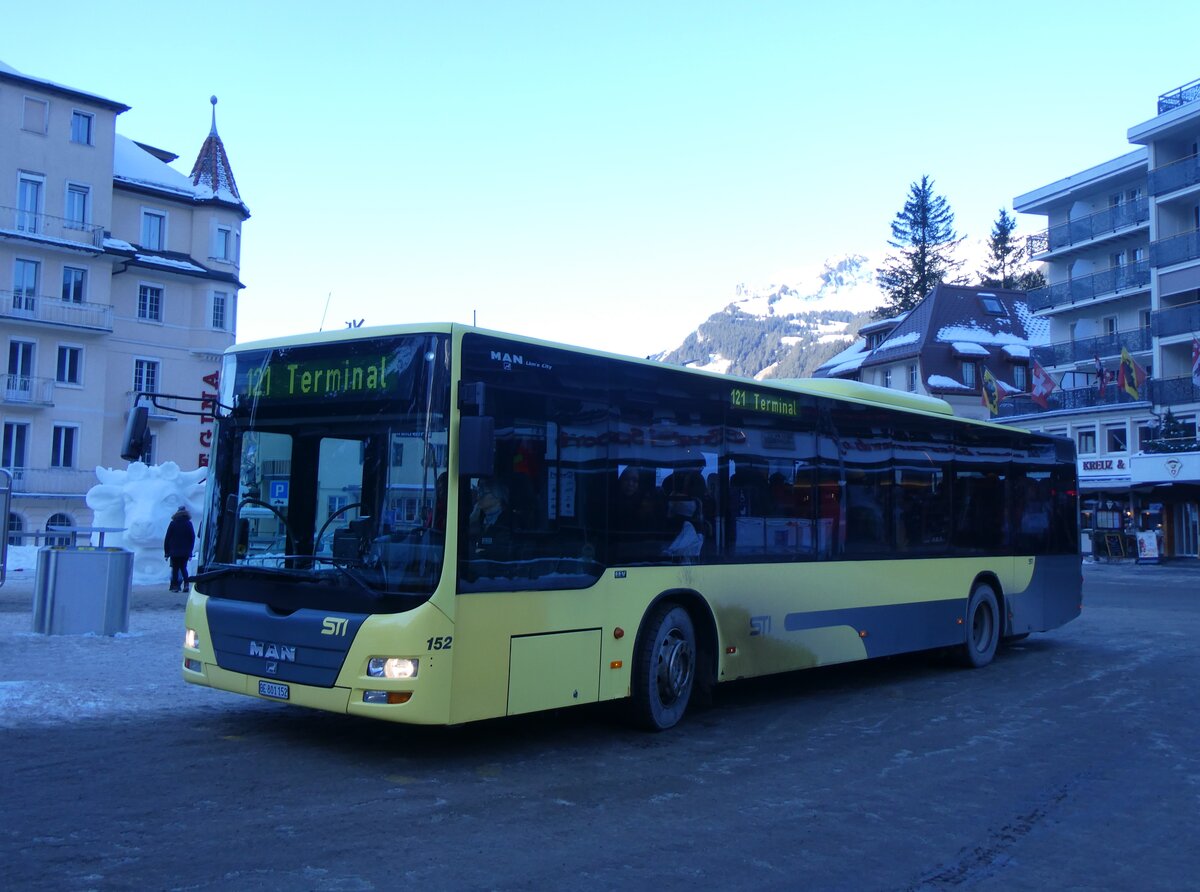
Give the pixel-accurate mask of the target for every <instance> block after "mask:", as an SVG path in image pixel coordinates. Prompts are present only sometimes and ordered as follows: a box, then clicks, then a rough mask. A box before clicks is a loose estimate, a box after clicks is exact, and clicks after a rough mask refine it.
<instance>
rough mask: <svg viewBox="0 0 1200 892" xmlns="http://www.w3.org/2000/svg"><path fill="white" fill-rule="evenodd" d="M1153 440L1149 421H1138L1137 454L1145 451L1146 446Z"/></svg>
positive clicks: (1153, 431)
mask: <svg viewBox="0 0 1200 892" xmlns="http://www.w3.org/2000/svg"><path fill="white" fill-rule="evenodd" d="M1154 438H1155V430H1154V426H1153V425H1151V424H1150V422H1149V421H1139V422H1138V426H1137V447H1138V452H1145V451H1146V444H1147V443H1149V442H1150V441H1151V440H1153V439H1154Z"/></svg>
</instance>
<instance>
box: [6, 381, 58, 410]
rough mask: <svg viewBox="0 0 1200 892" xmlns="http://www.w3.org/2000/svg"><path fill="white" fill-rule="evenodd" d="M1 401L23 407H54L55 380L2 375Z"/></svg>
mask: <svg viewBox="0 0 1200 892" xmlns="http://www.w3.org/2000/svg"><path fill="white" fill-rule="evenodd" d="M0 385H3V386H2V387H0V401H3V402H6V403H13V404H16V405H21V406H53V405H54V379H53V378H35V377H34V376H32V375H0Z"/></svg>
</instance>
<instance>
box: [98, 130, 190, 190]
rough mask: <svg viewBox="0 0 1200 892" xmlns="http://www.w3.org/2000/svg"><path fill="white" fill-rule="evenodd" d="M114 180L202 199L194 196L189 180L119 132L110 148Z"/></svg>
mask: <svg viewBox="0 0 1200 892" xmlns="http://www.w3.org/2000/svg"><path fill="white" fill-rule="evenodd" d="M113 179H114V180H120V181H123V182H126V183H131V184H133V185H138V186H149V187H151V188H153V189H161V190H164V191H166V192H174V193H177V194H178V195H180V196H185V197H187V198H192V199H194V198H201V197H203V196H200V195H197V190H196V188H195V187H194V186H193V185H192V181H191V180H190V179H188V178H187V177H186V176H184V175H183V174H181V173H180V172H179V171H177V170H175V168H173V167H171V166H170V165H168V164H164V163H163V162H161V161H159V160H158V159H157V158H155V157H154V156H153V155H151V154H150V153H149V152H147V151H146V150H145V149H143V148H142V147H141V146H139V145H138V144H137V143H135V142H134V141H133V140H132V139H129V138H128V137H125V136H122V135H121V134H119V133H118V134H117V140H116V145H115V146H114V147H113Z"/></svg>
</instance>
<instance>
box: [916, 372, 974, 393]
mask: <svg viewBox="0 0 1200 892" xmlns="http://www.w3.org/2000/svg"><path fill="white" fill-rule="evenodd" d="M925 383H926V385H928V386H929V387H930V388H931V389H932V388H934V387H936V388H937V389H938V390H974V389H975V388H973V387H967V385H965V384H963V383H962V382H961V381H955V380H954V379H953V378H947V377H946V376H945V375H930V376H929V378H928V379H927V380H926V381H925Z"/></svg>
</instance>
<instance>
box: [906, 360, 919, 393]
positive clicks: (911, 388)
mask: <svg viewBox="0 0 1200 892" xmlns="http://www.w3.org/2000/svg"><path fill="white" fill-rule="evenodd" d="M908 392H909V393H916V392H917V364H916V363H915V362H913V363H909V366H908Z"/></svg>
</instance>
